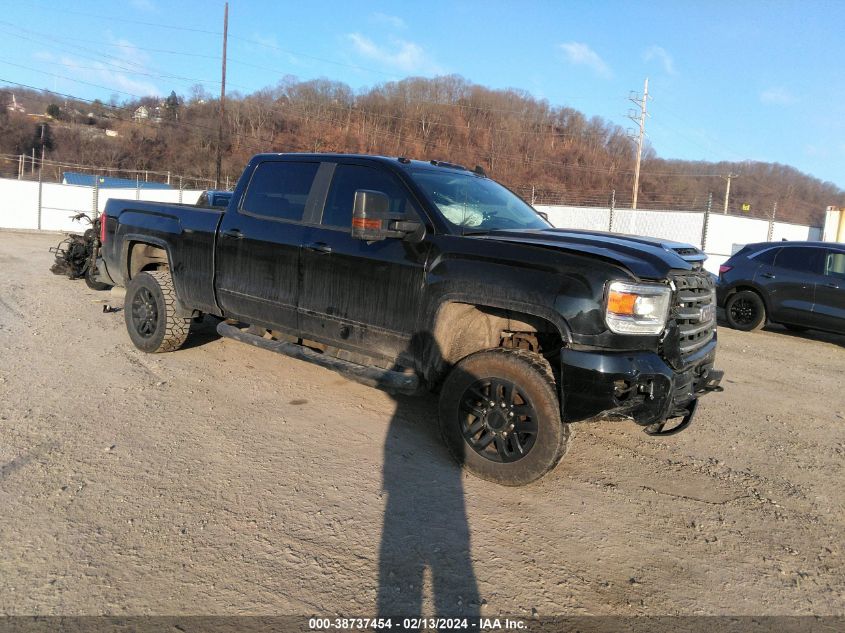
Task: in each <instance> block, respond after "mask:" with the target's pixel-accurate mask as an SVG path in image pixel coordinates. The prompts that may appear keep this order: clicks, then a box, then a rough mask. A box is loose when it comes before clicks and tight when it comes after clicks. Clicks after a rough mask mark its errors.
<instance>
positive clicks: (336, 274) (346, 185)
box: [299, 162, 428, 359]
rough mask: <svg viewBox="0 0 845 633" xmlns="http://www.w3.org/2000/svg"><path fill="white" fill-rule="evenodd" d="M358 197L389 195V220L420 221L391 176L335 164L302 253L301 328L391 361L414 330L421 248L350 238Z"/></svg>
mask: <svg viewBox="0 0 845 633" xmlns="http://www.w3.org/2000/svg"><path fill="white" fill-rule="evenodd" d="M358 189H368V190H373V191H379V192H382V193H384V194H385V195H387V197H388V199H389V201H390V211H391V214H392V215H393V217H394V218H396V219H411V220H416V221H422V217H421V214H420V212H419V207H418V205H417V203H416V201H415V200H414V197H413V194H412V193H411V192H410V191H409V190H408V188H407V187H406V186H405V184H404V183H403V182H402V181H401V180H400V179H399V178H398V177H397V176H395V175H394V174H392V173H391V172H390V171H389V170H387V169H385V168H380V167H378V166H368V165H363V164H355V163H352V162H349V163H338V164H336V165H335V166H334V174H333V177H332V181H331V186H330V187H329V190H328V194H327V196H326V201H325V207H324V209H323V213H322V216H321V221H320V223H319V225H317V226H315V227H313V228H312V229H311V231H310V232H309V235H308V240H307V242H306V243H305V245H304V247H303V251H302V291H301V293H300V301H299V305H300V326H301V329H302V331H303V332H304V333H305V335H306V336H307V335H308V334H310V335H312V336H313V337H314V338H315V339H316V340H319V341H325V342H329V343H333V344H335V345H337V346H339V347H345V348H348V349H352V350H356V351H360V352H362V353H365V354H368V355H370V356H377V357H382V358H385V359H395V358H396V357H398V356H399V355H400V354H401V352H402V351H403V350H405V349H407V347H408V343H409V341H410V338H411V336H412V334H413V333H414V332H415V331H416V328H417V325H418V319H419V312H420V304H421V298H422V288H423V281H424V275H425V263H426V254H427V251H428V249H427V242H425V241H423V242H417V243H413V242H409V241H408V240H404V239H400V238H387V239H385V240H382V241H376V242H369V243H368V242H365V241H363V240H359V239H355V238H353V237H352V235H351V228H352V204H353V200H354V197H355V191H356V190H358Z"/></svg>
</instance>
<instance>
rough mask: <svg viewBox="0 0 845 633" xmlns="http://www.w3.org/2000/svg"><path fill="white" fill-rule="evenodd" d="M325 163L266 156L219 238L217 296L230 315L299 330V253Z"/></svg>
mask: <svg viewBox="0 0 845 633" xmlns="http://www.w3.org/2000/svg"><path fill="white" fill-rule="evenodd" d="M319 167H320V163H318V162H291V161H281V160H279V161H267V162H262V163H260V164H259V165H258V166H257V167H256V168H255V171H254V172H253V174H252V177H251V179H250V182H249V184H248V185H247V189H246V191H245V193H244V195H243V198H242V201H241V204H240V206H239V207H238V208H237V209H230V210H229V211H227V212H226V214H225V215H224V217H223V220H222V222H221V224H220V235H219V237H218V240H217V262H216V269H217V279H216V283H215V287H216V289H217V301H218V303H219V305H220V307H221V308H223V313H224V315H226V316H230V317H236V318H239V319H241V320H243V321H246V322H248V323H255V324H260V325H264V326H277V327H278V328H280V329H285V330H288V331H296V329H297V312H296V303H297V299H298V296H299V253H300V247H301V245H302V242H303V240H304V236H305V232H306V231H307V227H306V225H305V223H304V219H305V216H306V210H307V209H309V208H310V207H309V200H313V198H312V197H311V191H312V189H315V190H316V189H318V187H314V186H312V185H313V183H314V182H315V176H316V175H317V172H318V169H319Z"/></svg>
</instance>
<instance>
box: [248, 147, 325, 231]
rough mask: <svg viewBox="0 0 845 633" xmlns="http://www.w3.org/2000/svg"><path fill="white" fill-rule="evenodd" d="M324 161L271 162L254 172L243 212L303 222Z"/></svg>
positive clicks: (258, 167)
mask: <svg viewBox="0 0 845 633" xmlns="http://www.w3.org/2000/svg"><path fill="white" fill-rule="evenodd" d="M319 167H320V163H317V162H314V163H305V162H302V163H300V162H290V161H267V162H263V163H259V165H258V166H257V167H256V168H255V171H254V172H253V173H252V178H250V181H249V185H248V186H247V190H246V193H245V194H244V197H243V202H242V203H241V209H240V210H241V213H246V214H247V215H256V216H260V217H263V218H268V219H272V220H283V221H288V222H301V221H302V217H303V215H304V214H305V204H306V202H307V201H308V195H309V193H310V192H311V185H312V184H313V182H314V176H315V175H316V174H317V169H319Z"/></svg>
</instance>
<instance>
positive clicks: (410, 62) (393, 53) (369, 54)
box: [346, 33, 443, 74]
mask: <svg viewBox="0 0 845 633" xmlns="http://www.w3.org/2000/svg"><path fill="white" fill-rule="evenodd" d="M346 37H347V38H348V39H349V41H350V42H351V43H352V47H353V48H354V49H355V52H356V53H357V54H358V55H360V56H361V57H364V58H366V59H369V60H372V61H375V62H378V63H380V64H383V65H384V66H388V67H390V68H394V69H396V70H399V71H402V72H405V73H421V74H438V73H442V72H443V69H442V68H441V67H440V66H439V65H438V64H436V63H435V62H434V60H433V59H431V58H430V57H429V56H428V55H427V54H426V52H425V50H423V48H422V47H421V46H420V45H419V44H415V43H414V42H408V41H405V40H401V39H399V38H396V37H391V38H390V46H389V47H387V46H380V45H378V44H376V43H375V42H373V41H372V40H371V39H369V38H368V37H365V36H363V35H361V34H360V33H350V34H349V35H347V36H346Z"/></svg>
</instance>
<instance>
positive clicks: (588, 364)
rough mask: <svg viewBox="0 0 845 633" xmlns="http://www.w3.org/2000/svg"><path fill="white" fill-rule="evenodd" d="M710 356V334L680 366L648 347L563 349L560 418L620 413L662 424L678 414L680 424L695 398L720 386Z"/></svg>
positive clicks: (651, 424) (653, 424)
mask: <svg viewBox="0 0 845 633" xmlns="http://www.w3.org/2000/svg"><path fill="white" fill-rule="evenodd" d="M715 358H716V339H715V337H714V338H713V340H712V341H711V342H710V343H708V345H707V346H706V347H704V348H703V349H701V350H699V352H698V353H696V354H695V358H693V359H689V362H688V364H686V365H685V366H684V367H683V368H682V369H680V370H675V369H673V368H672V367H670V366H669V365H668V364H667V363H666V362H665V361H664V360H663V359H662V358H661V357H660V356H659V355H658V354H656V353H654V352H622V353H620V352H602V351H576V350H571V349H564V350H563V351H562V352H561V376H562V380H561V390H562V393H561V402H562V403H563V405H562V407H563V408H562V414H563V418H564V420H566V421H567V422H576V421H579V420H586V419H589V418H626V419H631V420H633V421H634V422H636V423H637V424H640V425H643V426H648V427H653V428H655V429H657V428H658V427H659V429H662V423H663V422H665V421H666V420H668V419H671V418H678V417H683V418H684V421H685V424H684V427H683V428H686V426H687V425H688V424H689V422H690V421H691V419H692V414H693V413H694V411H695V402H696V401H697V399H698V398H699V397H700V396H701V395H703V394H705V393H708V392H710V391H717V390H720V389H721V388H720V387H719V382H720V381H721V378H722V372H720V371H716V370H715V369H713V363H714V361H715ZM659 429H658V430H659Z"/></svg>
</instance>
